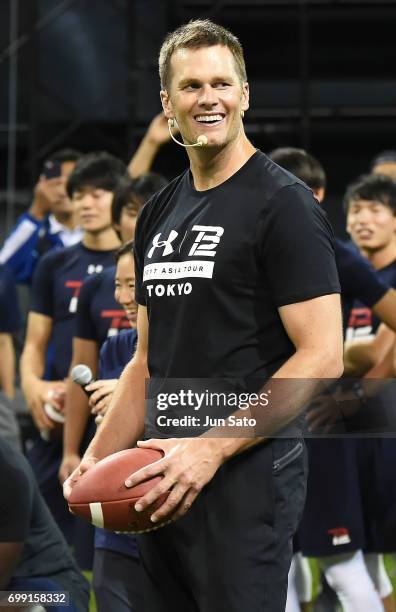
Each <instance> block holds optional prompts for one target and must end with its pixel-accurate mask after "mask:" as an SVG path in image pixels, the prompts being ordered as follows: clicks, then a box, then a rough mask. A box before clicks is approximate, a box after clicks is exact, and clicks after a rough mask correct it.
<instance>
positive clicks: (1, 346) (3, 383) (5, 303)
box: [0, 265, 21, 399]
mask: <svg viewBox="0 0 396 612" xmlns="http://www.w3.org/2000/svg"><path fill="white" fill-rule="evenodd" d="M20 327H21V315H20V311H19V302H18V295H17V291H16V287H15V282H14V278H13V276H12V273H11V272H10V271H9V270H8V269H7V268H6V267H5V266H2V265H0V354H1V359H0V391H2V392H3V393H4V395H5V396H6V397H8V398H9V399H13V397H14V395H15V350H14V342H13V337H12V335H13V334H14V333H15V332H17V331H18V330H19V329H20Z"/></svg>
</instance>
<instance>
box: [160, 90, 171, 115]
mask: <svg viewBox="0 0 396 612" xmlns="http://www.w3.org/2000/svg"><path fill="white" fill-rule="evenodd" d="M160 98H161V104H162V108H163V110H164V115H165V117H166V118H167V119H174V117H175V115H174V114H173V108H172V102H171V99H170V97H169V94H168V92H167V91H166V89H161V91H160Z"/></svg>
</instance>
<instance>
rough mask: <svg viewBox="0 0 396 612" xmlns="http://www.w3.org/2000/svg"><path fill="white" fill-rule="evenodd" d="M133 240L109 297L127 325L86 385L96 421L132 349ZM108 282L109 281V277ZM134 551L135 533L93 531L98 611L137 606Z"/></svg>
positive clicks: (106, 347) (124, 611)
mask: <svg viewBox="0 0 396 612" xmlns="http://www.w3.org/2000/svg"><path fill="white" fill-rule="evenodd" d="M132 249H133V242H132V241H130V242H127V243H125V244H124V245H123V246H122V247H121V248H120V249H119V251H118V253H117V268H116V274H115V292H114V295H115V299H116V300H117V302H118V303H119V305H120V306H121V307H122V308H123V309H124V311H125V314H126V317H127V319H128V322H129V330H128V331H126V330H124V331H122V332H121V333H119V334H118V335H116V336H111V337H110V338H108V339H107V340H106V342H105V343H104V344H103V346H102V348H101V351H100V363H99V375H100V377H101V379H100V380H97V381H95V382H94V383H92V384H91V385H89V386H88V387H87V390H88V391H89V392H91V393H92V395H91V397H90V405H91V407H92V413H93V414H95V415H96V417H97V420H99V421H100V419H101V418H102V417H103V415H104V414H105V413H106V409H107V406H108V403H109V401H110V398H111V395H112V393H113V391H114V389H115V386H116V384H117V379H118V378H119V376H120V375H121V372H122V370H123V369H124V367H125V366H126V364H127V363H128V362H129V360H130V358H131V356H132V355H133V354H134V352H135V348H136V341H137V334H136V316H137V305H136V302H135V266H134V259H133V250H132ZM113 282H114V281H113ZM140 571H141V570H140V562H139V553H138V547H137V542H136V539H135V537H133V536H129V535H125V534H115V533H113V532H111V531H108V530H106V529H96V530H95V553H94V564H93V586H94V590H95V597H96V605H97V608H98V612H107V610H112V612H130V611H133V612H134V611H139V610H141V609H142V594H141V592H140V589H141V580H142V577H141V574H140Z"/></svg>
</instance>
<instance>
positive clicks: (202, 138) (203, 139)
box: [168, 119, 208, 147]
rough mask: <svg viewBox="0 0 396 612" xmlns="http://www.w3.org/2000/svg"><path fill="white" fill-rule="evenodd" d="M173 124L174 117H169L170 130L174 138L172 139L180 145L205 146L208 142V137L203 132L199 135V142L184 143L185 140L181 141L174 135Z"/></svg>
mask: <svg viewBox="0 0 396 612" xmlns="http://www.w3.org/2000/svg"><path fill="white" fill-rule="evenodd" d="M171 126H172V127H173V119H168V130H169V134H170V137H171V138H172V140H174V141H175V142H176V144H178V145H180V146H181V147H204V146H205V145H207V144H208V139H207V138H206V136H205V135H204V134H201V135H200V136H198V138H197V142H196V143H195V144H184V142H180V141H179V140H176V138H175V137H174V136H173V134H172V130H171Z"/></svg>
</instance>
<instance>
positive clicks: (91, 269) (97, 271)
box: [87, 264, 103, 274]
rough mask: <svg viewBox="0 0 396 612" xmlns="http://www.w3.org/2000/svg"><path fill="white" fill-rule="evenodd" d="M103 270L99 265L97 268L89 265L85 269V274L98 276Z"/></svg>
mask: <svg viewBox="0 0 396 612" xmlns="http://www.w3.org/2000/svg"><path fill="white" fill-rule="evenodd" d="M102 270H103V266H101V265H99V266H95V264H89V266H88V268H87V273H88V274H100V272H102Z"/></svg>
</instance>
